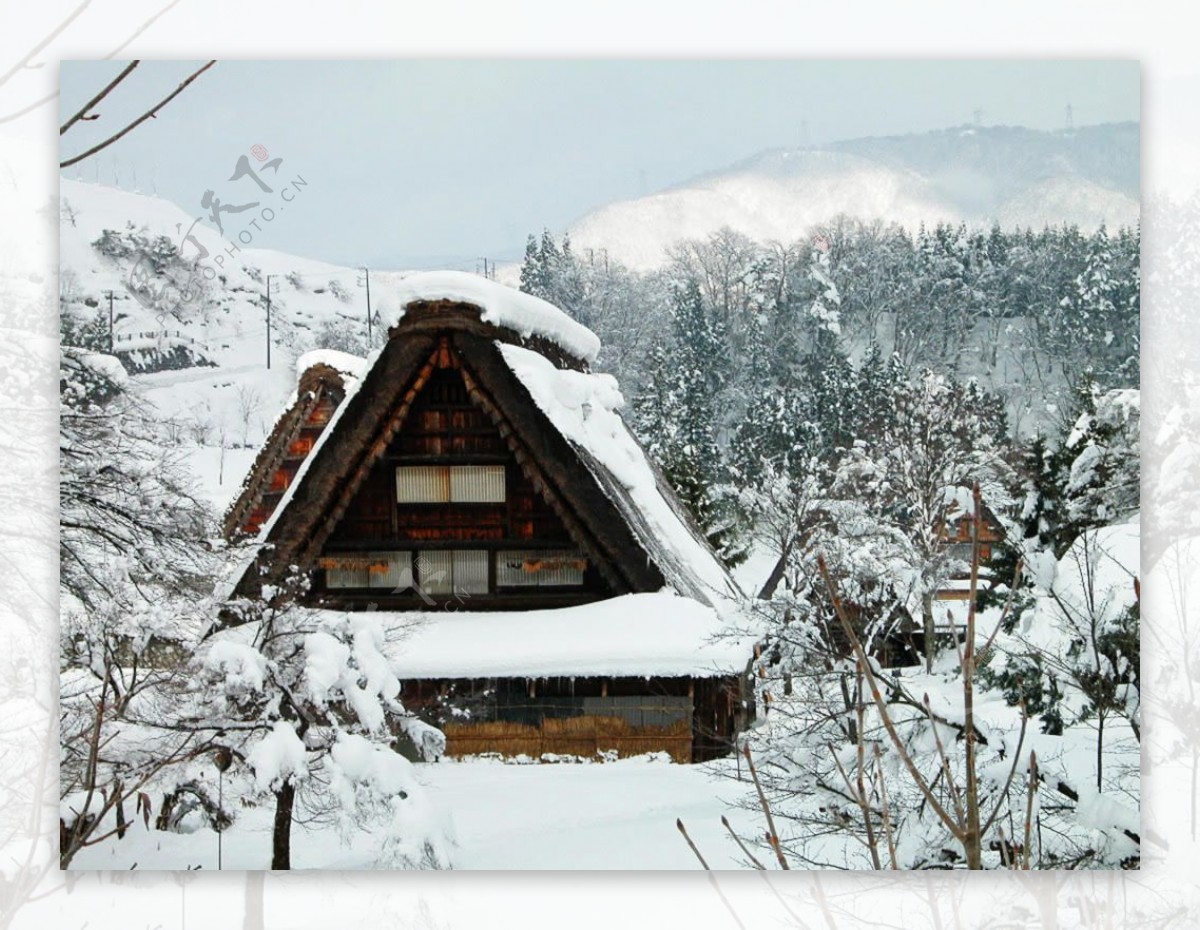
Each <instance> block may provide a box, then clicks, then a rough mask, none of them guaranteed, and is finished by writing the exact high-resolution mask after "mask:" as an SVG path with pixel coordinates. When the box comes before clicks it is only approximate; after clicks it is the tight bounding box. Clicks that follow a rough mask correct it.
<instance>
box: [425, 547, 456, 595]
mask: <svg viewBox="0 0 1200 930" xmlns="http://www.w3.org/2000/svg"><path fill="white" fill-rule="evenodd" d="M417 584H418V585H420V587H421V590H422V591H424V592H425V593H426V594H430V595H438V594H451V593H453V591H454V561H453V554H452V553H451V552H449V551H445V550H432V551H428V552H422V553H420V554H419V555H418V556H417Z"/></svg>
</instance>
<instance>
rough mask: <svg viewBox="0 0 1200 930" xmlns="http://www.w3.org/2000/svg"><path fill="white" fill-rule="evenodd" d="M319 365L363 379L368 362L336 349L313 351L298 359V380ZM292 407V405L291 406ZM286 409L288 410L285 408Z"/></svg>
mask: <svg viewBox="0 0 1200 930" xmlns="http://www.w3.org/2000/svg"><path fill="white" fill-rule="evenodd" d="M317 365H325V366H326V367H327V368H332V369H333V370H334V371H336V372H339V373H341V374H343V375H349V376H350V377H351V378H361V377H362V376H363V374H364V373H365V372H366V370H367V360H366V359H365V358H360V357H359V356H357V355H351V354H350V353H349V352H338V351H337V350H336V349H313V350H312V351H311V352H305V353H304V354H303V355H301V356H300V357H299V358H298V359H296V379H297V380H299V379H300V377H301V376H302V375H303V374H304V373H305V372H306V371H308V370H309V369H310V368H313V367H315V366H317ZM289 406H290V405H289ZM285 409H286V408H285Z"/></svg>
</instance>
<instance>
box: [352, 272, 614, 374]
mask: <svg viewBox="0 0 1200 930" xmlns="http://www.w3.org/2000/svg"><path fill="white" fill-rule="evenodd" d="M375 281H378V282H379V283H378V285H377V286H376V293H378V295H379V296H378V298H377V299H376V304H375V305H376V307H378V309H379V314H380V318H381V319H382V320H383V321H384V324H385V325H388V326H394V325H396V324H397V323H398V322H400V320H401V319H403V317H404V311H405V308H406V307H407V306H408V305H409V304H410V303H413V302H415V301H421V300H428V301H433V300H457V301H462V302H464V303H469V304H474V305H475V306H477V307H479V309H480V311H481V314H480V316H481V317H482V319H483V320H484V322H486V323H491V324H492V325H493V326H503V327H507V328H509V329H512V330H515V331H516V332H518V333H520V334H521V335H522V336H524V337H526V338H529V337H530V336H541V337H543V338H545V339H549V340H550V341H551V342H554V343H555V344H557V345H558V346H560V347H562V348H563V349H565V350H566V351H567V352H570V353H571V354H572V355H574V356H575V357H576V358H580V359H583V360H584V361H592V360H594V359H595V358H596V355H597V354H598V353H599V352H600V339H599V337H597V336H596V334H595V333H593V332H592V331H591V330H590V329H588V328H587V327H586V326H583V325H582V324H580V323H576V322H575V321H574V320H572V319H571V318H570V317H569V316H567V314H565V313H564V312H563V311H562V310H559V309H558V307H556V306H554V305H553V304H551V303H547V302H546V301H544V300H542V299H541V298H539V297H534V296H533V295H531V294H525V293H523V292H521V291H518V290H515V289H513V288H511V287H506V286H505V285H503V284H497V283H496V282H495V281H489V280H488V279H487V278H481V277H480V276H479V275H476V274H469V273H468V272H465V271H428V272H422V273H420V274H411V275H404V274H397V273H392V274H387V273H381V274H377V275H375V276H374V277H373V278H372V283H374V282H375Z"/></svg>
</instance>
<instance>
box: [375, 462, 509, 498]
mask: <svg viewBox="0 0 1200 930" xmlns="http://www.w3.org/2000/svg"><path fill="white" fill-rule="evenodd" d="M504 499H505V497H504V466H503V465H406V466H402V467H400V468H397V469H396V500H397V501H399V502H400V503H401V504H476V503H483V504H491V503H503V502H504Z"/></svg>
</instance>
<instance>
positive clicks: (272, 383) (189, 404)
mask: <svg viewBox="0 0 1200 930" xmlns="http://www.w3.org/2000/svg"><path fill="white" fill-rule="evenodd" d="M60 205H61V223H60V249H61V292H62V310H63V313H64V314H66V315H67V316H68V317H70V318H71V319H72V320H73V321H75V323H76V325H80V326H87V325H90V326H91V327H92V328H93V331H94V332H95V333H96V334H97V335H98V337H99V339H100V340H101V346H100V347H101V348H102V349H104V350H107V346H106V343H107V338H108V325H109V321H108V314H109V298H108V294H109V292H110V291H111V293H112V313H113V345H112V348H113V351H114V352H115V353H116V354H117V355H118V357H120V358H121V359H122V361H124V362H125V364H126V366H127V367H129V368H131V369H132V370H133V371H135V372H137V374H136V375H135V383H136V384H137V385H138V386H139V388H140V391H141V394H142V396H143V397H145V399H147V400H148V401H150V402H151V403H153V404H154V405H155V406H156V407H157V408H158V409H159V411H160V412H161V414H162V415H163V417H164V418H166V419H168V420H169V421H170V422H169V424H168V426H167V429H168V431H169V432H170V431H172V430H173V431H174V433H175V435H174V438H175V439H177V440H178V441H179V442H180V443H186V444H189V445H194V446H195V454H194V455H193V456H192V457H191V460H192V461H194V462H196V463H197V465H198V468H197V469H196V470H197V472H198V478H199V479H200V481H201V482H202V484H203V485H204V487H203V491H204V492H205V496H206V497H208V498H209V499H210V500H211V501H212V502H213V503H214V505H216V506H217V507H222V506H224V504H225V503H227V502H228V500H229V499H230V498H231V497H232V496H233V495H234V494H235V493H236V490H237V488H238V486H239V484H240V483H241V480H242V476H243V474H244V472H245V470H246V468H247V467H248V465H249V462H250V460H251V459H252V457H253V453H254V448H255V447H257V445H258V444H259V443H261V441H262V439H263V437H264V435H265V433H266V431H267V430H268V429H269V428H270V426H271V424H272V423H273V421H274V419H275V417H276V415H277V414H278V413H279V410H280V408H281V406H282V405H283V403H284V402H285V401H286V399H287V397H288V396H289V395H290V394H291V393H292V391H293V390H294V388H295V377H296V372H295V360H296V359H297V358H298V357H299V356H300V355H301V354H303V353H304V352H306V351H308V350H310V349H313V348H327V347H329V348H343V347H345V345H346V343H348V342H349V343H351V344H352V343H354V342H356V341H357V342H360V343H361V344H362V346H363V347H365V346H366V330H367V319H366V294H365V290H364V289H363V288H362V287H360V286H358V284H359V281H360V279H361V272H359V271H357V270H356V269H353V268H344V267H339V266H337V265H330V264H328V263H325V262H320V261H315V260H312V259H306V258H300V257H297V256H293V255H286V254H284V253H281V252H275V251H271V250H267V249H255V248H250V247H245V248H241V249H240V250H239V249H238V248H237V240H236V231H237V230H238V229H241V228H243V227H242V226H241V225H237V226H234V227H233V228H232V229H231V228H230V227H231V226H232V225H233V224H232V223H231V221H230V219H228V218H227V219H226V220H225V222H226V227H227V228H226V237H224V238H223V237H222V236H221V235H219V234H218V233H217V231H216V230H215V229H213V228H210V226H208V225H206V224H205V223H195V220H196V217H197V216H198V215H199V211H197V214H196V215H190V214H188V213H187V212H186V211H185V210H183V209H182V208H181V207H179V206H177V205H175V204H173V203H170V202H168V201H165V200H162V199H159V198H156V197H150V196H146V195H143V194H137V193H131V192H129V191H124V190H118V189H116V188H111V187H105V186H102V185H98V184H90V183H83V182H80V181H73V180H69V179H65V178H64V179H62V182H61V191H60ZM193 224H194V225H193ZM106 230H109V231H110V232H109V233H108V235H107V239H106V240H105V241H106V243H107V244H106V245H105V246H102V247H100V248H98V247H97V246H96V243H97V242H98V241H101V240H102V239H105V235H106V234H105V231H106ZM162 237H165V238H162ZM189 237H191V238H189ZM205 252H207V255H205V254H204V253H205ZM146 255H149V256H150V261H151V262H159V268H158V269H155V270H157V271H160V272H161V273H160V274H159V275H158V276H156V277H154V278H153V284H154V287H155V288H156V290H155V291H151V290H149V289H148V288H146V289H144V290H143V292H142V293H141V299H139V298H138V297H137V296H135V295H134V293H133V292H132V291H134V290H137V289H138V288H139V287H141V286H142V285H144V284H145V283H146V282H147V278H148V276H147V275H146V274H144V272H147V271H149V270H150V268H149V266H148V265H146V264H145V261H146V259H145V256H146ZM139 263H143V264H139ZM268 276H269V277H270V287H271V366H270V368H268V367H267V313H266V304H267V280H268ZM163 281H169V282H172V286H169V287H166V288H165V289H164V288H163ZM331 341H332V342H333V343H336V344H333V345H326V343H330V342H331Z"/></svg>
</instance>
